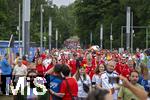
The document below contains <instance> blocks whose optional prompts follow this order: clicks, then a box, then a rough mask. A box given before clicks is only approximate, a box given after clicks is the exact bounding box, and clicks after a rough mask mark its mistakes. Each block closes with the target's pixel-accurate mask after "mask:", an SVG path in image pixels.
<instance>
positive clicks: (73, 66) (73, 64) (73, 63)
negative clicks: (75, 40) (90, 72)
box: [69, 53, 77, 75]
mask: <svg viewBox="0 0 150 100" xmlns="http://www.w3.org/2000/svg"><path fill="white" fill-rule="evenodd" d="M76 59H77V54H76V53H74V54H73V58H72V59H70V61H69V66H70V68H71V74H72V75H74V74H75V73H76V70H77V68H76Z"/></svg>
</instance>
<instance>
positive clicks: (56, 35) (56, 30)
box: [56, 29, 58, 49]
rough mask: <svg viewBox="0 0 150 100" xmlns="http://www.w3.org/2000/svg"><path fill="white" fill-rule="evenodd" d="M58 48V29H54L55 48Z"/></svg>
mask: <svg viewBox="0 0 150 100" xmlns="http://www.w3.org/2000/svg"><path fill="white" fill-rule="evenodd" d="M57 48H58V30H57V29H56V49H57Z"/></svg>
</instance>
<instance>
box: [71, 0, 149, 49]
mask: <svg viewBox="0 0 150 100" xmlns="http://www.w3.org/2000/svg"><path fill="white" fill-rule="evenodd" d="M149 4H150V1H147V0H76V1H75V9H74V10H75V15H76V19H77V26H78V27H77V30H78V34H79V36H80V38H82V39H81V40H83V41H81V42H82V43H86V44H87V43H88V44H89V43H90V41H89V40H90V38H89V37H90V34H89V33H90V32H92V33H93V35H94V39H93V44H98V45H99V43H100V42H99V33H100V24H103V26H104V47H105V48H109V47H110V42H109V41H110V25H111V23H112V24H113V47H114V48H118V47H120V41H121V38H120V35H121V26H125V25H126V7H127V6H130V7H131V11H132V12H133V14H134V16H133V19H134V26H148V25H149V19H150V16H149V13H150V6H149ZM134 30H135V37H134V48H136V47H141V48H145V44H146V43H145V34H146V33H145V31H144V30H145V29H134ZM139 44H140V45H139ZM124 47H125V28H124Z"/></svg>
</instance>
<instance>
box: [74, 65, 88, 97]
mask: <svg viewBox="0 0 150 100" xmlns="http://www.w3.org/2000/svg"><path fill="white" fill-rule="evenodd" d="M74 77H75V79H76V80H77V83H78V100H86V98H87V96H88V92H85V90H84V89H83V83H84V84H86V85H87V86H88V87H89V89H90V87H91V79H90V77H89V75H88V74H86V72H85V68H84V67H79V69H77V72H76V74H75V75H74Z"/></svg>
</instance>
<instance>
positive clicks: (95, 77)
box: [92, 74, 102, 85]
mask: <svg viewBox="0 0 150 100" xmlns="http://www.w3.org/2000/svg"><path fill="white" fill-rule="evenodd" d="M92 82H96V85H100V84H102V79H101V78H100V76H99V75H97V74H94V75H93V77H92Z"/></svg>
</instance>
